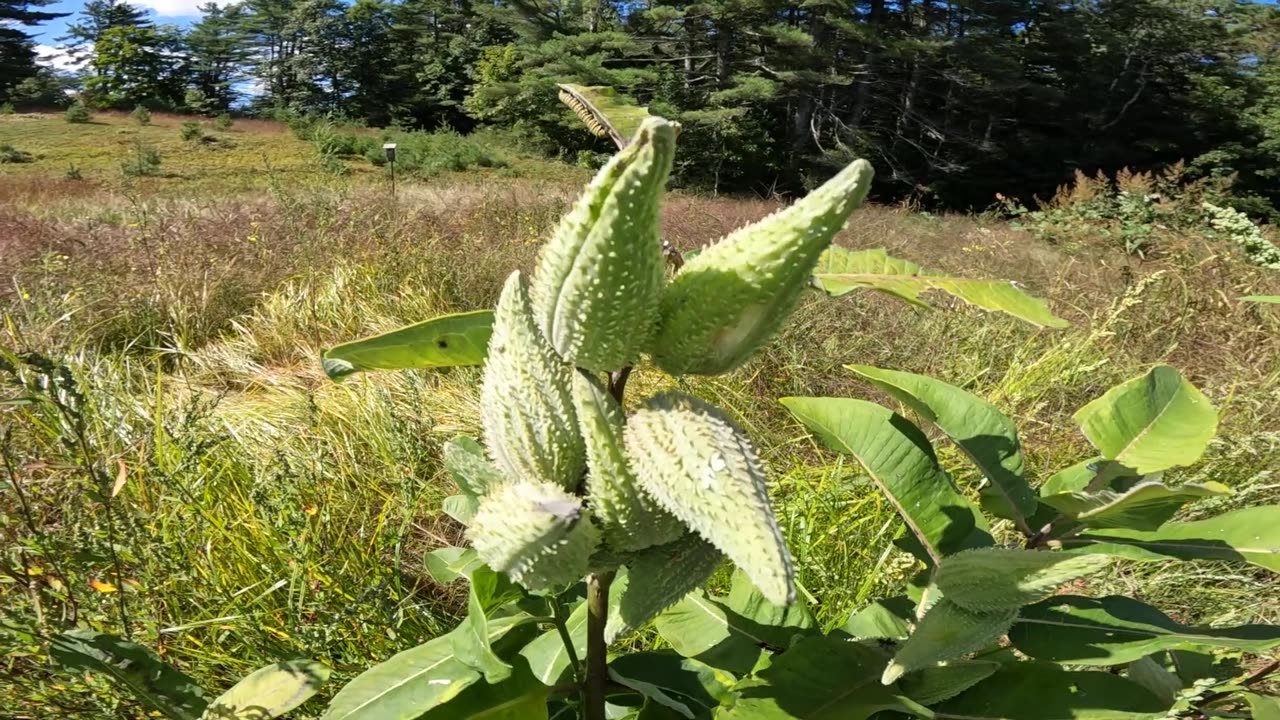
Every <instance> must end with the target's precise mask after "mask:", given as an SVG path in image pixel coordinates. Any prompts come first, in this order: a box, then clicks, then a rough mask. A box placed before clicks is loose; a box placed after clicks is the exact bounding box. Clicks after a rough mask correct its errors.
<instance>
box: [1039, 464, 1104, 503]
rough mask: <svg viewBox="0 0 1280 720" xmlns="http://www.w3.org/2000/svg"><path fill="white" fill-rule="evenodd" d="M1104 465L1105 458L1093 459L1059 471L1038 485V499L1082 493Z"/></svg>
mask: <svg viewBox="0 0 1280 720" xmlns="http://www.w3.org/2000/svg"><path fill="white" fill-rule="evenodd" d="M1106 463H1107V459H1106V458H1102V457H1093V458H1089V459H1088V460H1082V461H1080V462H1078V463H1076V464H1075V465H1071V466H1069V467H1065V468H1063V469H1061V470H1059V471H1058V472H1056V473H1054V474H1053V475H1052V476H1050V477H1049V479H1048V480H1045V481H1044V483H1042V484H1041V485H1040V487H1039V493H1040V497H1048V496H1050V495H1059V494H1061V493H1071V492H1083V491H1084V490H1085V489H1086V488H1088V487H1089V483H1090V482H1091V481H1092V480H1093V479H1094V478H1095V477H1097V475H1098V471H1099V470H1100V469H1101V468H1102V467H1103V465H1105V464H1106Z"/></svg>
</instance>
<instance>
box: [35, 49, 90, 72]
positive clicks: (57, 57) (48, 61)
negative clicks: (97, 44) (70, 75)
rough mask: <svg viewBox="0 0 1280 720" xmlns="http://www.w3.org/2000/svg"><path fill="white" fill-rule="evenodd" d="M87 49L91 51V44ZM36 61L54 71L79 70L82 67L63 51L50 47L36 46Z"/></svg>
mask: <svg viewBox="0 0 1280 720" xmlns="http://www.w3.org/2000/svg"><path fill="white" fill-rule="evenodd" d="M89 49H90V50H92V49H93V47H92V44H90V47H89ZM36 61H37V62H39V63H41V64H42V65H48V66H49V67H51V68H53V69H55V70H80V69H81V67H82V63H77V62H76V61H75V60H74V59H72V57H71V56H70V55H68V54H67V52H66V51H65V50H63V49H62V48H56V47H54V46H52V45H36Z"/></svg>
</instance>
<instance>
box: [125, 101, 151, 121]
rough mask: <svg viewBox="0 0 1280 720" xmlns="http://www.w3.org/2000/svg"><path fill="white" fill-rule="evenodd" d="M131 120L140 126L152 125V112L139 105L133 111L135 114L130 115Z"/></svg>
mask: <svg viewBox="0 0 1280 720" xmlns="http://www.w3.org/2000/svg"><path fill="white" fill-rule="evenodd" d="M129 118H130V119H131V120H133V121H134V122H136V123H138V124H139V125H150V124H151V111H150V110H148V109H147V108H146V107H145V106H143V105H139V106H137V107H135V108H134V109H133V112H131V113H129Z"/></svg>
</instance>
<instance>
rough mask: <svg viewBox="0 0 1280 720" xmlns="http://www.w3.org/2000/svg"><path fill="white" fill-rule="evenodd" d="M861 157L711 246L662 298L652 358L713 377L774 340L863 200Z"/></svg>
mask: <svg viewBox="0 0 1280 720" xmlns="http://www.w3.org/2000/svg"><path fill="white" fill-rule="evenodd" d="M871 175H872V171H871V165H869V164H868V163H867V162H866V161H863V160H858V161H855V162H854V163H853V164H851V165H850V166H849V167H847V168H845V169H844V170H843V171H841V172H840V174H838V175H836V176H835V177H834V178H832V179H831V180H829V181H827V183H826V184H824V185H823V186H822V187H820V188H818V189H817V190H815V191H814V192H812V193H810V194H809V195H808V196H807V197H805V198H804V199H803V200H800V201H799V202H797V203H795V204H794V205H792V206H791V207H789V208H786V209H784V210H781V211H779V212H777V213H774V214H773V215H770V216H769V217H767V218H765V219H763V220H761V221H759V222H757V223H755V224H753V225H748V226H746V227H744V228H741V229H739V230H736V231H734V232H733V233H731V234H729V235H728V236H726V237H725V238H724V239H722V240H720V241H719V242H718V243H716V244H715V245H713V246H711V247H709V248H707V249H706V250H704V251H703V252H702V253H700V254H699V255H698V256H697V257H695V258H694V259H693V260H691V261H689V263H688V264H687V265H685V266H684V269H683V270H681V271H680V273H679V274H677V275H676V277H675V279H674V280H672V281H671V284H670V285H669V286H668V287H667V290H666V292H665V293H663V295H662V302H661V306H660V311H659V325H658V335H657V338H656V339H655V340H654V344H653V349H652V354H653V359H654V361H655V362H656V363H657V364H658V366H659V367H661V368H662V369H663V370H666V371H667V372H669V373H671V374H673V375H682V374H686V373H692V374H698V375H716V374H719V373H723V372H728V371H730V370H732V369H734V368H736V367H738V366H739V365H741V364H742V363H744V362H746V360H747V359H748V358H750V357H751V355H752V353H754V352H755V351H756V349H757V348H759V347H760V346H761V345H762V344H764V343H765V342H766V341H767V340H769V339H770V338H771V337H773V335H774V333H776V332H777V331H778V328H779V327H781V326H782V323H783V322H784V321H785V320H786V319H787V317H788V316H789V315H790V314H791V311H792V310H793V309H794V308H795V305H796V301H797V300H798V299H799V297H800V293H801V291H803V290H804V289H805V288H806V287H808V286H809V284H810V276H811V275H812V273H813V268H814V266H815V265H816V264H817V262H818V257H819V256H820V255H822V251H823V250H826V249H827V246H829V245H830V244H831V239H832V238H833V237H835V235H836V233H838V232H840V230H841V229H842V228H844V224H845V221H846V220H847V219H848V218H849V214H850V213H852V212H853V211H854V210H855V209H856V208H857V207H858V206H859V205H861V204H862V200H863V198H865V197H866V194H867V190H868V189H869V188H870V186H871Z"/></svg>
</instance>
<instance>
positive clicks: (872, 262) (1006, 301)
mask: <svg viewBox="0 0 1280 720" xmlns="http://www.w3.org/2000/svg"><path fill="white" fill-rule="evenodd" d="M813 278H814V283H815V284H816V285H817V286H818V288H819V289H821V290H823V291H825V292H826V293H827V294H828V295H831V296H833V297H838V296H840V295H844V294H845V293H848V292H851V291H853V290H856V289H858V288H866V289H868V290H877V291H879V292H882V293H887V294H889V295H893V296H894V297H897V298H900V299H902V300H906V301H907V302H909V303H912V304H913V305H920V306H923V307H928V305H927V304H926V303H925V302H924V301H923V300H921V299H920V295H921V294H922V293H924V292H927V291H930V290H940V291H942V292H945V293H947V294H949V295H952V296H954V297H956V298H958V299H960V300H963V301H964V302H967V303H969V304H970V305H975V306H977V307H980V308H982V309H983V310H994V311H998V312H1003V313H1007V314H1009V315H1012V316H1013V317H1016V318H1018V319H1019V320H1023V321H1025V322H1029V323H1031V324H1032V325H1039V326H1041V327H1051V328H1063V327H1067V325H1069V324H1070V323H1068V322H1067V321H1066V320H1063V319H1062V318H1059V317H1056V316H1054V314H1053V313H1052V312H1050V311H1049V308H1048V306H1047V305H1045V303H1044V301H1043V300H1040V299H1038V298H1034V297H1032V296H1030V295H1028V294H1026V293H1025V292H1023V291H1022V290H1021V289H1019V288H1018V286H1017V285H1015V284H1014V283H1012V282H1008V281H1004V280H970V279H967V278H957V277H947V276H945V275H941V274H938V273H934V272H930V271H928V270H925V269H923V268H921V267H920V266H919V265H917V264H915V263H913V262H911V261H909V260H899V259H898V258H894V257H889V255H888V253H886V252H885V251H884V249H883V248H877V249H875V250H850V249H848V248H843V247H840V246H838V245H832V246H831V247H830V248H828V249H827V251H826V252H825V253H823V255H822V258H821V259H820V260H818V267H817V268H815V269H814V271H813Z"/></svg>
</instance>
